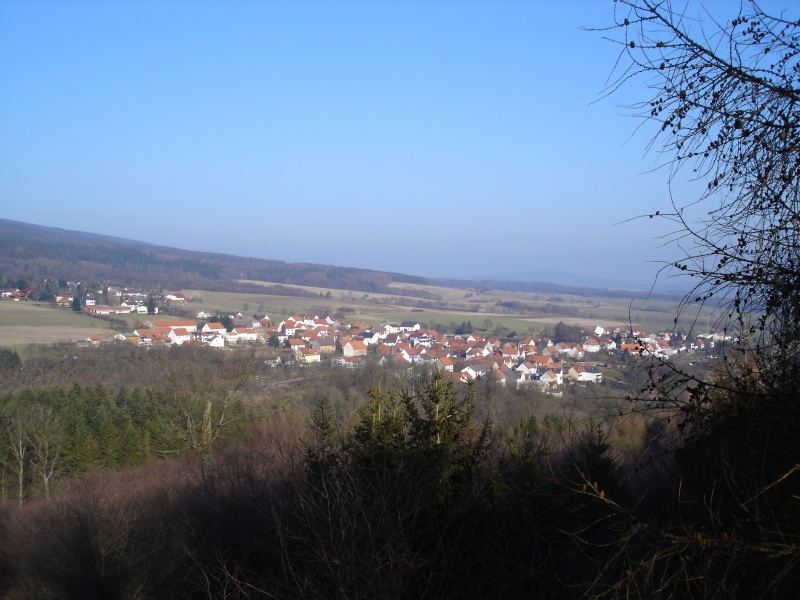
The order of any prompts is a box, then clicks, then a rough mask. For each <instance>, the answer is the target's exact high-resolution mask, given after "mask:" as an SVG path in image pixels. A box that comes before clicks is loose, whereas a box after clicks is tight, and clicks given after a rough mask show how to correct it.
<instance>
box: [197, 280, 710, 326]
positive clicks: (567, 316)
mask: <svg viewBox="0 0 800 600" xmlns="http://www.w3.org/2000/svg"><path fill="white" fill-rule="evenodd" d="M247 283H251V284H260V285H264V286H269V285H272V284H270V283H269V282H255V281H248V282H247ZM286 287H290V288H294V289H296V290H297V291H298V293H304V294H308V296H307V297H301V296H276V295H270V294H263V295H262V294H256V293H251V294H234V293H225V292H205V291H201V290H183V292H184V293H185V294H186V295H187V296H191V297H198V298H201V299H202V302H200V303H199V304H197V305H194V304H193V305H192V306H193V307H195V306H196V307H197V308H198V309H199V308H205V309H208V310H225V311H237V312H241V313H242V314H252V313H259V314H267V315H269V316H270V318H271V319H272V320H273V321H276V320H278V319H282V318H285V317H287V316H291V315H296V314H305V313H308V312H313V313H318V314H322V313H324V314H334V315H340V316H341V317H342V318H345V319H347V320H349V321H356V320H362V321H365V322H367V323H369V324H377V323H380V322H383V321H393V322H400V321H408V320H413V321H419V322H420V323H422V324H423V325H430V326H435V325H437V324H441V325H445V326H450V325H452V324H456V325H457V324H460V323H461V322H463V321H468V322H471V324H472V325H473V327H474V328H476V329H479V330H492V329H494V328H497V327H502V328H504V329H505V330H507V331H516V332H517V333H520V334H522V333H540V332H542V331H545V330H546V329H552V327H553V325H555V324H556V323H558V322H559V321H564V322H565V323H569V324H574V325H582V326H585V327H594V326H596V325H601V326H603V327H605V328H614V327H620V326H621V327H627V326H629V325H631V324H632V325H633V326H635V327H638V328H640V329H643V330H646V331H648V332H650V331H659V330H671V329H672V328H673V327H675V326H677V327H678V328H682V329H684V330H688V329H689V328H691V327H692V325H693V324H694V318H688V317H681V318H680V319H679V321H678V323H677V324H676V323H675V322H674V318H675V314H676V308H677V306H678V300H677V299H666V300H665V299H647V300H631V299H628V298H615V297H613V296H608V297H606V296H602V295H598V296H578V295H570V294H545V293H523V292H505V291H499V290H478V289H461V288H447V287H439V286H422V285H413V284H397V283H395V284H392V285H391V288H392V290H397V293H396V294H391V293H382V294H374V293H373V294H366V293H363V292H352V291H346V290H329V289H324V288H314V287H302V286H286ZM689 314H690V315H691V317H694V315H695V314H697V311H695V313H691V312H690V313H689ZM699 315H700V316H699V323H700V325H701V327H700V328H699V329H696V330H697V331H698V332H700V331H701V330H702V331H706V327H707V324H713V320H711V321H710V323H707V321H708V320H709V319H710V317H711V315H712V313H711V311H710V310H708V309H703V310H700V311H699ZM707 318H709V319H707ZM489 322H491V324H490V323H489Z"/></svg>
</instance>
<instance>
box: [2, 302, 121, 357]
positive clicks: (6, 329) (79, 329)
mask: <svg viewBox="0 0 800 600" xmlns="http://www.w3.org/2000/svg"><path fill="white" fill-rule="evenodd" d="M89 336H98V337H100V339H102V340H110V339H111V338H112V337H113V336H114V331H113V330H112V329H110V328H109V324H108V323H107V322H105V321H101V320H99V319H94V318H92V317H89V316H87V315H81V314H75V313H74V312H72V311H71V310H69V309H61V308H52V307H50V306H49V305H47V304H39V303H35V302H12V301H3V302H0V347H7V346H24V345H26V344H52V343H56V342H69V341H78V340H85V339H86V338H87V337H89Z"/></svg>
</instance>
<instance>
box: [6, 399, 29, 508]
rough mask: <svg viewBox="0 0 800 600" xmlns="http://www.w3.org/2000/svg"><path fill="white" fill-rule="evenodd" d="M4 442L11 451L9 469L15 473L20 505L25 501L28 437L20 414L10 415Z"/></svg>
mask: <svg viewBox="0 0 800 600" xmlns="http://www.w3.org/2000/svg"><path fill="white" fill-rule="evenodd" d="M6 442H7V447H8V449H9V450H10V451H11V457H12V460H11V461H9V466H10V467H11V470H12V471H13V472H14V473H16V475H17V482H18V490H19V491H18V496H17V497H18V499H19V503H20V505H22V504H23V503H24V502H25V475H26V471H25V465H26V463H27V462H28V450H29V447H28V438H27V436H26V435H25V426H24V419H23V417H22V415H21V414H19V413H18V414H16V415H14V416H13V417H11V418H10V419H9V421H8V423H7V424H6Z"/></svg>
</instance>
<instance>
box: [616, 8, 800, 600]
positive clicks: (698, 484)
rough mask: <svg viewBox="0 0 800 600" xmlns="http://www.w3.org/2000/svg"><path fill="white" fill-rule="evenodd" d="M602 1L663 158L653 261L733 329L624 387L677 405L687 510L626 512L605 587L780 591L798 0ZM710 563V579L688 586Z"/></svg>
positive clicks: (799, 522)
mask: <svg viewBox="0 0 800 600" xmlns="http://www.w3.org/2000/svg"><path fill="white" fill-rule="evenodd" d="M614 6H615V22H614V25H613V26H611V27H609V28H606V29H604V30H603V31H604V32H605V34H606V35H607V37H608V38H609V39H610V40H611V41H612V42H613V43H616V44H617V45H618V47H619V49H620V53H619V58H618V61H617V65H616V68H615V71H614V75H613V76H612V78H611V80H610V82H611V83H610V85H609V87H608V89H607V93H608V94H614V93H617V92H618V90H619V89H620V88H621V87H623V86H626V85H627V84H628V83H629V82H630V81H633V80H635V81H642V82H644V83H645V85H646V86H647V89H648V90H649V92H647V96H648V97H647V98H646V99H645V100H643V101H641V102H638V103H634V104H632V105H630V106H629V107H628V108H629V109H630V110H631V112H632V113H633V114H634V115H637V116H639V117H641V118H642V119H643V123H642V127H643V128H645V129H646V128H647V127H648V126H649V125H651V124H652V125H655V133H654V135H653V137H652V139H651V141H650V145H649V148H650V149H652V150H653V151H657V152H659V153H660V154H661V156H662V157H663V162H662V166H663V167H664V168H666V169H667V172H668V174H669V182H670V192H671V197H672V205H671V207H670V208H669V209H668V210H665V211H656V212H654V213H653V214H651V215H645V216H650V217H651V218H652V217H658V218H662V219H667V220H668V221H670V222H671V223H672V224H673V225H674V229H673V230H672V231H673V233H672V234H671V235H670V236H669V237H668V241H669V242H671V243H672V244H674V246H676V247H677V248H678V249H679V250H680V251H681V252H682V255H683V258H682V259H680V260H678V261H676V262H674V263H672V264H670V265H666V266H665V271H664V273H672V272H674V271H673V270H677V271H678V272H680V273H684V274H688V275H690V276H691V277H693V278H694V281H695V286H694V289H693V290H692V292H691V293H689V294H687V296H686V297H685V298H684V302H683V303H682V306H681V310H684V311H685V310H689V309H690V308H692V307H696V306H697V304H698V303H700V304H703V303H713V304H715V305H716V306H719V307H722V308H723V309H724V310H723V311H722V312H723V315H724V316H723V317H722V318H721V320H720V322H719V323H718V325H721V326H722V327H723V328H724V329H725V330H726V331H727V332H728V333H730V334H732V336H733V337H734V339H735V343H734V344H733V345H732V351H729V352H726V353H725V355H724V356H723V360H722V363H721V364H720V365H719V368H718V369H717V370H716V371H714V372H712V373H710V374H708V376H704V375H693V374H690V373H687V372H685V371H682V370H681V369H679V368H675V367H672V368H671V369H664V368H663V367H664V366H665V365H664V364H663V363H659V362H658V361H654V364H653V368H651V370H650V375H649V376H650V381H649V384H648V385H647V386H646V387H645V389H644V390H642V392H643V393H642V394H641V395H640V396H639V398H634V399H633V401H634V402H636V407H637V408H639V407H641V406H645V407H648V408H649V410H650V414H651V415H654V416H657V417H659V418H662V419H664V420H666V421H669V420H671V419H676V420H675V421H673V422H672V423H673V424H674V423H678V425H677V427H672V428H670V430H671V431H674V432H676V434H677V442H678V445H677V447H676V454H677V458H678V460H677V462H676V466H677V469H678V477H677V478H676V484H675V485H676V488H677V494H678V496H679V498H680V502H679V504H680V511H682V514H686V515H691V519H694V521H693V522H691V520H690V519H689V518H687V519H685V520H684V521H683V522H676V523H673V524H666V525H665V524H661V525H660V526H658V527H654V528H653V529H652V530H651V531H653V532H655V536H656V538H655V539H653V540H652V541H647V542H645V541H643V537H646V536H641V535H640V534H639V533H638V530H636V528H635V527H633V528H632V529H631V530H630V531H629V532H628V533H629V534H630V537H628V538H626V539H623V540H622V541H621V542H620V543H619V548H620V549H621V551H620V552H621V556H622V555H624V560H623V564H624V566H622V565H620V564H618V563H614V566H615V568H617V567H621V569H620V571H621V572H625V573H627V576H626V577H625V578H624V579H623V580H617V579H614V580H612V581H611V584H610V585H609V587H608V588H607V594H606V595H608V596H616V595H618V594H622V595H624V594H626V593H627V594H631V593H635V594H636V595H647V596H656V595H661V596H663V597H667V596H669V597H675V596H681V595H682V596H692V595H704V594H707V593H713V594H717V595H718V597H725V596H731V595H737V596H741V595H747V594H748V592H745V590H749V591H750V593H752V594H753V595H758V594H762V595H769V596H772V597H777V596H787V597H790V596H793V595H796V592H797V589H798V585H799V584H798V581H797V578H796V576H795V573H796V572H797V567H798V562H797V558H796V552H795V544H796V540H797V536H798V535H799V534H800V519H798V516H797V515H798V513H797V506H796V505H797V498H798V497H800V466H798V465H800V454H799V453H798V445H797V424H798V423H800V403H798V402H797V397H798V390H800V293H798V290H800V20H798V16H800V15H798V14H797V7H796V6H794V7H793V9H792V10H793V11H794V13H795V14H793V15H789V14H787V13H788V12H789V11H785V12H782V13H780V14H768V13H767V12H765V11H764V10H762V8H761V7H760V6H759V5H758V4H757V3H756V2H749V1H744V2H741V4H739V5H738V6H735V7H734V8H733V11H734V12H733V13H732V14H729V15H727V16H726V17H724V18H723V17H721V16H719V15H717V14H712V13H711V12H710V11H709V10H707V9H706V8H705V7H704V6H703V5H701V4H699V2H697V3H695V2H692V1H690V0H685V1H680V2H674V1H672V0H616V2H615V4H614ZM687 171H688V175H689V178H691V179H694V180H696V181H700V182H703V183H704V184H705V185H704V186H703V189H704V191H703V192H701V193H700V195H699V197H692V198H681V197H679V195H678V187H677V186H675V185H673V184H675V183H676V182H677V180H678V175H679V173H680V174H683V173H684V172H687ZM698 214H699V215H702V216H699V217H698V216H695V215H698ZM665 407H668V408H669V407H671V408H672V409H673V410H665ZM674 409H679V410H677V411H676V410H674ZM671 525H674V527H671ZM637 526H638V525H637ZM700 528H702V529H704V530H705V531H712V532H715V535H718V536H719V538H718V539H720V540H721V541H722V543H720V544H715V545H714V546H713V552H711V553H709V558H708V560H707V561H706V560H705V559H704V560H703V561H692V560H691V558H690V554H689V551H690V550H692V549H695V548H697V547H700V548H701V549H708V548H709V545H708V544H705V545H704V544H703V543H702V542H703V540H704V537H703V535H704V534H703V533H701V532H699V531H698V530H699V529H700ZM730 532H736V535H737V536H738V537H737V539H736V544H730V545H729V544H727V541H728V540H729V539H730V538H729V536H730V535H731V533H730ZM659 540H669V542H668V543H667V544H665V543H664V542H663V541H659ZM698 542H701V543H700V544H698ZM637 544H642V546H637ZM644 547H647V548H649V549H647V550H643V549H642V548H644ZM676 550H677V552H678V553H679V554H680V560H677V559H676V556H677V555H676V554H675V552H676ZM756 563H757V564H759V569H758V573H757V576H756V577H753V578H751V579H747V578H746V577H747V576H749V575H744V573H746V572H747V571H749V570H750V568H749V567H750V565H752V564H756ZM706 580H708V581H713V582H714V588H713V591H711V590H710V588H709V589H708V590H703V588H702V587H697V586H696V582H698V581H706ZM620 590H622V591H621V592H620ZM789 590H791V591H789Z"/></svg>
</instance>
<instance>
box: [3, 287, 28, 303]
mask: <svg viewBox="0 0 800 600" xmlns="http://www.w3.org/2000/svg"><path fill="white" fill-rule="evenodd" d="M30 294H31V288H25V289H22V290H21V289H19V288H5V289H0V300H15V301H17V302H19V301H20V300H28V298H29V296H30Z"/></svg>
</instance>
